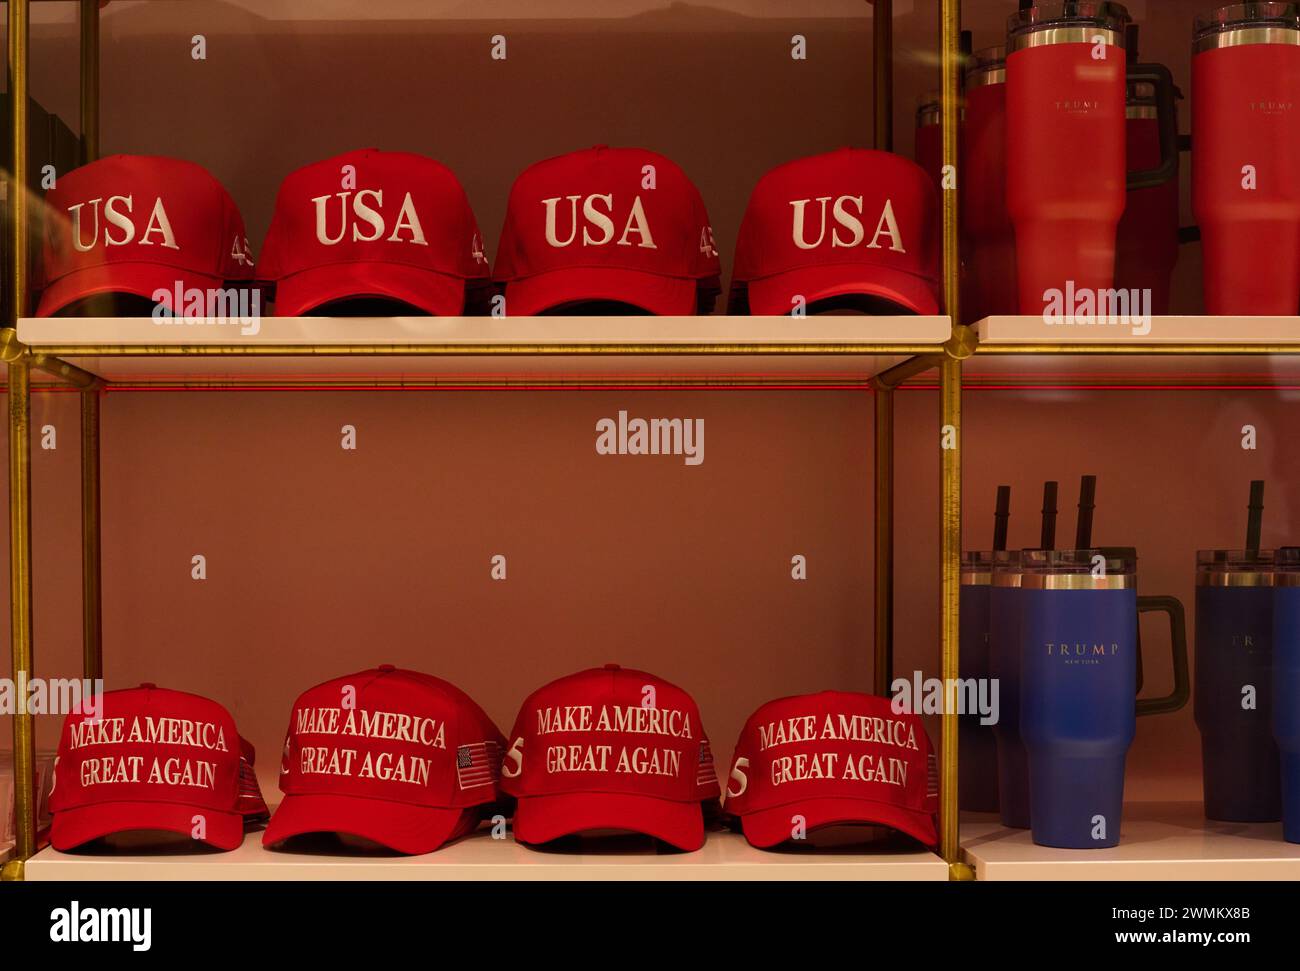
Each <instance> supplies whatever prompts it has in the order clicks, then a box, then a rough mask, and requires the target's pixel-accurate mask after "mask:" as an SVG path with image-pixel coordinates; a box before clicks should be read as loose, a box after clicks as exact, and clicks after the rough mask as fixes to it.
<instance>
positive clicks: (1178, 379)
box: [919, 316, 1300, 390]
mask: <svg viewBox="0 0 1300 971" xmlns="http://www.w3.org/2000/svg"><path fill="white" fill-rule="evenodd" d="M974 329H975V333H976V334H977V335H978V337H979V341H980V344H981V346H982V347H983V348H984V349H983V350H981V351H980V352H979V353H977V354H976V355H975V356H974V357H972V358H969V359H967V360H966V361H965V362H964V365H963V368H962V378H963V381H964V382H965V383H966V384H967V385H969V386H970V387H972V388H994V389H1000V388H1007V389H1014V388H1048V389H1052V388H1080V389H1096V390H1105V389H1111V388H1115V389H1118V388H1126V387H1127V388H1132V387H1140V388H1147V387H1149V388H1222V389H1229V390H1231V389H1256V388H1258V389H1300V317H1153V318H1152V319H1151V326H1150V330H1149V332H1148V333H1145V334H1138V333H1135V332H1134V329H1133V328H1132V327H1128V326H1118V325H1111V324H1104V325H1103V324H1094V325H1083V324H1073V325H1070V324H1048V323H1046V322H1045V321H1044V320H1043V318H1042V317H1041V316H1039V317H1033V316H1020V317H986V318H985V319H983V320H981V321H979V322H978V323H976V324H975V325H974ZM990 345H991V346H992V347H995V348H997V349H998V350H997V351H996V352H990V351H989V346H990ZM1047 345H1050V346H1051V349H1052V352H1051V353H1042V352H1041V350H1040V349H1041V348H1042V347H1044V346H1047ZM1030 348H1034V349H1036V350H1037V352H1035V353H1029V352H1028V351H1029V349H1030ZM1174 350H1177V351H1178V353H1173V351H1174ZM1103 351H1104V353H1103ZM919 381H920V382H922V383H933V378H932V376H930V375H922V376H920V378H919Z"/></svg>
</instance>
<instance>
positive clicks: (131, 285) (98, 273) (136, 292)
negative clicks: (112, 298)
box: [36, 263, 247, 317]
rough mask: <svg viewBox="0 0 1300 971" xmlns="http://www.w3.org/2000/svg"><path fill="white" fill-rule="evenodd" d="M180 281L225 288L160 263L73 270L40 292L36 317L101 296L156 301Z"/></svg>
mask: <svg viewBox="0 0 1300 971" xmlns="http://www.w3.org/2000/svg"><path fill="white" fill-rule="evenodd" d="M178 282H179V283H180V284H181V287H182V289H184V290H190V289H196V290H215V289H218V288H224V287H225V286H226V281H225V280H223V279H222V278H221V277H216V276H208V275H207V274H206V273H194V272H191V271H189V270H178V269H176V268H175V267H171V266H163V265H161V264H158V263H107V264H104V265H103V266H88V267H86V268H85V269H83V270H73V271H72V272H71V273H69V274H67V275H65V276H61V277H59V278H58V279H57V280H55V281H54V282H53V283H51V284H50V285H49V286H47V287H46V288H45V289H44V290H43V291H42V292H41V299H40V303H39V304H37V307H36V316H37V317H52V316H54V315H55V314H57V313H58V312H59V311H60V310H62V309H63V308H64V307H67V306H69V305H70V304H74V303H76V302H77V301H78V300H84V299H85V298H86V297H94V296H97V295H99V294H102V293H127V294H131V295H132V296H136V297H144V298H145V299H146V300H153V298H154V296H153V295H154V294H155V293H156V292H157V291H159V290H166V291H167V292H168V293H169V294H173V293H175V291H176V284H177V283H178ZM233 285H239V284H232V286H233ZM243 285H245V286H246V285H247V284H243Z"/></svg>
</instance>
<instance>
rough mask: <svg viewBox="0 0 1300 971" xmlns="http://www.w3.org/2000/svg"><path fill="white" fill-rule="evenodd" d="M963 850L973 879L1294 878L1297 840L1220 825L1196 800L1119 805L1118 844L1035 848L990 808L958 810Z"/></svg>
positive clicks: (1274, 826) (1299, 854)
mask: <svg viewBox="0 0 1300 971" xmlns="http://www.w3.org/2000/svg"><path fill="white" fill-rule="evenodd" d="M961 833H962V853H963V856H964V857H965V860H966V862H967V863H969V864H970V865H971V866H972V867H974V868H975V879H977V880H1300V844H1296V843H1287V842H1285V841H1284V840H1283V839H1282V824H1281V823H1221V822H1215V821H1213V820H1208V819H1206V818H1205V815H1204V813H1203V812H1202V808H1201V804H1200V803H1199V802H1182V803H1155V802H1136V803H1129V804H1128V805H1126V806H1125V807H1124V820H1123V824H1122V834H1123V835H1122V837H1121V839H1120V843H1119V845H1118V846H1116V847H1113V848H1111V849H1098V850H1062V849H1054V848H1052V847H1048V846H1037V845H1035V843H1034V841H1033V839H1032V838H1031V836H1030V833H1029V830H1025V829H1008V828H1006V827H1004V826H1002V825H1001V823H999V822H998V821H997V817H996V816H994V815H992V814H985V813H971V814H963V816H962V825H961Z"/></svg>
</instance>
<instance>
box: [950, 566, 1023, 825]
mask: <svg viewBox="0 0 1300 971" xmlns="http://www.w3.org/2000/svg"><path fill="white" fill-rule="evenodd" d="M1022 556H1023V554H1022V553H1021V552H1020V551H1019V550H1005V551H999V552H996V553H994V554H993V556H992V559H991V565H992V570H991V580H992V585H991V586H990V587H989V676H990V677H991V678H994V679H996V680H997V682H998V720H997V722H996V723H995V724H994V725H993V737H994V738H995V739H996V740H997V749H998V812H999V813H1000V815H1001V817H1002V825H1003V826H1014V827H1016V828H1017V829H1028V828H1029V759H1028V756H1027V755H1026V753H1025V745H1024V742H1022V741H1021V739H1020V579H1021V575H1022V574H1021V567H1020V564H1021V559H1022ZM959 761H960V760H959Z"/></svg>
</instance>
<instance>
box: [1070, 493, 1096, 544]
mask: <svg viewBox="0 0 1300 971" xmlns="http://www.w3.org/2000/svg"><path fill="white" fill-rule="evenodd" d="M1096 505H1097V477H1096V476H1095V475H1085V476H1084V477H1083V478H1082V479H1080V480H1079V522H1078V523H1077V525H1076V526H1075V531H1074V548H1075V549H1076V550H1090V549H1092V511H1093V509H1094V508H1096Z"/></svg>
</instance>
